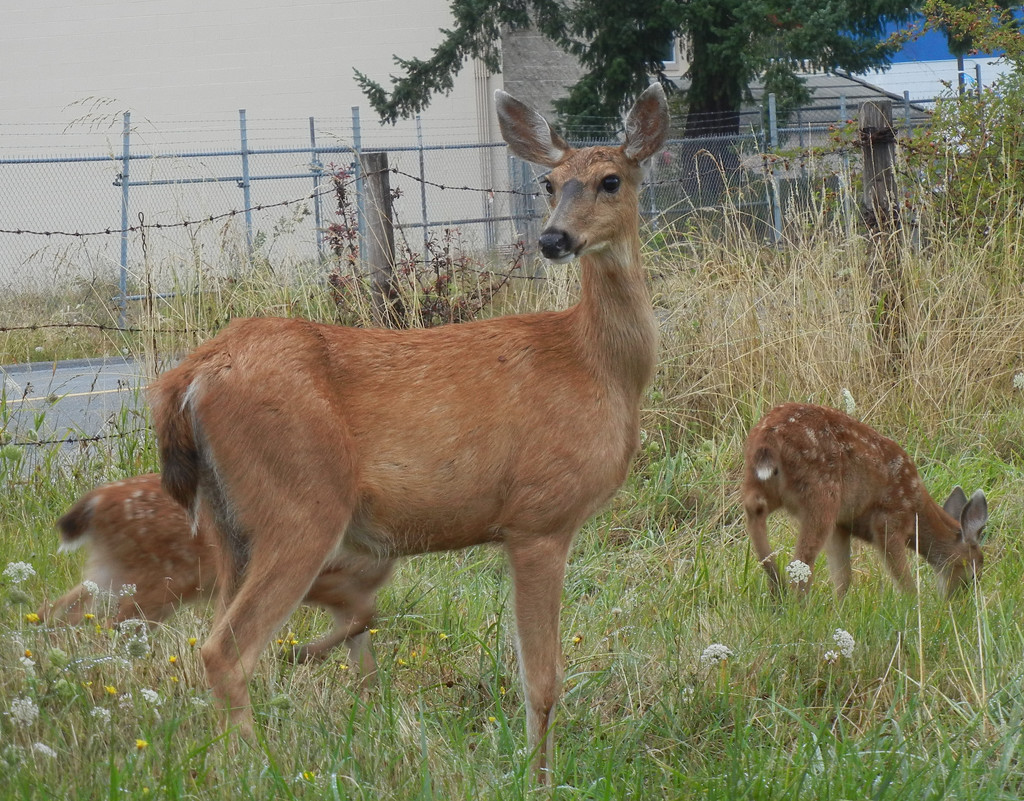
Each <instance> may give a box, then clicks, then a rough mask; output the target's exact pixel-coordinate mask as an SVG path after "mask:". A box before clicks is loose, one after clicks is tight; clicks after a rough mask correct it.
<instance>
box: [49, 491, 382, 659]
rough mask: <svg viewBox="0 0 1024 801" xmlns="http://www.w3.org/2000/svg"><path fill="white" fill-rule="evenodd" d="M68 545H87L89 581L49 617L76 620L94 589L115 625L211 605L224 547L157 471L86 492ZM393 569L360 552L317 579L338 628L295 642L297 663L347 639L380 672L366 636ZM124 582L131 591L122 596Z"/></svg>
mask: <svg viewBox="0 0 1024 801" xmlns="http://www.w3.org/2000/svg"><path fill="white" fill-rule="evenodd" d="M57 528H58V529H59V530H60V535H61V546H60V550H61V551H73V550H75V549H77V548H79V547H81V546H83V545H87V547H88V550H89V553H88V556H87V557H86V562H85V567H84V569H83V571H82V583H81V584H78V585H77V586H76V587H74V588H72V589H71V590H70V591H69V592H67V593H65V594H64V595H63V596H61V597H60V598H59V599H57V600H56V601H55V602H54V603H52V604H44V605H43V607H42V608H41V609H40V610H39V617H40V619H41V620H43V621H66V622H69V623H78V622H80V621H81V620H82V618H83V617H84V615H85V614H86V613H88V612H89V611H90V610H92V609H96V608H98V602H99V601H100V600H101V599H97V598H95V597H94V594H93V593H94V591H95V590H93V591H90V590H91V588H88V587H87V586H86V584H87V582H91V583H93V584H95V585H96V587H98V588H99V591H100V592H101V593H103V594H105V595H107V596H108V597H109V598H111V599H116V603H117V608H116V609H115V610H113V612H112V614H111V619H110V621H109V622H110V623H111V624H117V623H121V622H123V621H125V620H128V619H130V618H141V619H143V620H146V621H148V622H150V623H159V622H161V621H163V620H165V619H166V618H167V617H169V616H170V615H171V614H172V613H173V612H174V611H175V610H176V609H177V608H178V607H180V606H182V605H184V604H189V603H198V602H202V601H208V600H210V599H211V597H212V596H213V594H214V586H215V581H216V575H217V570H216V565H217V557H218V550H219V549H218V546H217V541H216V539H215V538H214V537H213V536H212V535H211V534H210V533H209V532H208V531H207V527H206V526H199V527H197V529H196V532H195V535H193V533H192V528H191V526H190V525H189V521H188V519H187V516H186V514H185V510H184V509H183V508H182V507H181V506H180V505H179V504H178V503H176V502H175V501H173V500H171V498H170V497H169V496H168V495H167V494H166V493H165V492H164V491H163V488H162V487H161V486H160V476H159V475H157V474H155V473H149V474H147V475H142V476H136V477H134V478H129V479H125V480H124V481H115V482H113V483H112V484H104V485H102V486H100V487H96V488H95V489H93V490H91V491H90V492H87V493H86V494H85V495H83V496H82V497H81V498H80V499H79V500H78V501H77V502H76V503H75V504H74V505H73V506H72V507H71V509H70V510H68V512H67V513H66V514H65V515H63V516H62V517H61V518H60V519H59V520H58V521H57ZM390 573H391V562H390V561H388V560H383V561H382V560H379V559H375V558H372V557H367V556H358V555H352V556H350V557H346V558H345V559H343V560H339V561H338V562H337V563H336V564H334V565H332V567H331V568H330V569H328V570H325V571H323V572H321V573H320V575H318V576H317V578H316V580H315V581H314V582H313V584H312V586H311V587H310V588H309V590H308V592H307V593H306V595H305V598H304V601H303V602H304V603H306V604H310V605H314V606H321V607H323V608H324V609H326V610H327V611H328V612H330V613H331V614H332V615H333V617H334V623H335V625H334V628H333V629H332V630H331V631H330V632H328V633H327V634H326V635H325V636H324V637H322V638H321V639H319V640H317V641H316V642H313V643H310V644H308V645H301V646H298V647H296V648H294V649H293V648H289V649H288V650H286V652H285V654H286V655H287V656H288V657H290V658H293V659H295V660H296V661H307V660H309V659H313V658H316V657H322V656H324V655H325V654H326V653H327V651H329V650H330V649H331V648H333V647H334V646H336V645H339V644H341V643H342V642H347V643H348V645H349V648H350V650H351V652H352V661H353V662H354V663H355V664H358V665H359V668H360V670H361V673H362V676H363V677H364V679H366V678H369V677H370V676H371V675H372V674H373V673H374V672H375V669H376V665H375V663H374V661H373V655H372V650H371V649H370V648H369V647H368V643H367V641H366V636H365V632H366V629H367V627H368V625H369V623H370V621H371V620H372V619H373V614H374V596H375V594H376V592H377V590H378V589H379V588H380V586H381V585H382V584H384V582H385V581H387V579H388V577H389V575H390ZM125 585H129V586H134V587H135V591H134V593H133V594H130V595H129V594H123V595H122V594H120V590H121V588H122V587H124V586H125Z"/></svg>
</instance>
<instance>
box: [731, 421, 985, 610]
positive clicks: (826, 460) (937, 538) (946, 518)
mask: <svg viewBox="0 0 1024 801" xmlns="http://www.w3.org/2000/svg"><path fill="white" fill-rule="evenodd" d="M780 506H781V507H784V508H785V509H786V511H788V512H789V513H790V514H791V515H793V516H794V517H795V518H796V519H797V521H798V523H799V533H798V535H797V542H796V550H795V552H794V555H793V558H794V560H797V561H800V562H803V563H804V564H805V565H807V566H808V567H809V568H811V569H812V570H813V567H814V561H815V559H817V557H818V554H819V553H820V552H821V549H822V547H824V548H825V555H826V557H827V559H828V565H829V570H830V572H831V574H832V581H833V583H834V584H835V588H836V591H837V592H838V593H839V594H840V595H842V594H844V593H845V592H846V590H847V588H848V587H849V586H850V579H851V569H850V540H851V538H852V537H857V538H858V539H862V540H866V541H867V542H870V543H873V544H874V546H875V547H876V548H877V549H878V550H879V551H881V553H882V554H883V555H884V557H885V561H886V564H887V565H888V567H889V571H890V572H891V573H892V576H893V578H894V579H895V580H896V583H897V584H898V585H899V586H900V587H901V588H903V589H905V590H913V589H914V579H913V576H912V575H911V572H910V566H909V564H908V561H907V549H912V550H916V551H917V552H918V553H919V554H920V555H921V556H923V557H924V558H925V559H926V560H927V562H928V563H929V564H930V565H931V566H932V567H933V568H934V569H935V571H936V574H937V576H938V582H939V590H940V592H942V593H943V594H945V595H949V594H950V593H952V592H953V591H954V590H956V588H957V587H960V586H963V585H970V584H971V583H972V582H973V581H975V580H976V579H978V578H980V577H981V567H982V554H981V545H980V543H981V536H982V532H983V530H984V527H985V523H986V521H987V520H988V504H987V503H986V501H985V494H984V493H983V492H982V491H981V490H978V491H977V492H975V493H974V495H972V496H971V499H970V500H968V499H967V496H966V495H965V494H964V491H963V490H962V489H961V488H960V487H956V488H955V489H954V490H953V492H952V493H951V494H950V496H949V498H948V499H947V500H946V503H945V505H944V506H939V505H938V504H937V503H936V502H935V501H934V500H932V498H931V496H930V495H929V494H928V491H927V490H926V489H925V488H924V485H923V484H922V483H921V479H920V478H919V477H918V475H917V468H916V467H915V466H914V463H913V462H912V461H911V459H910V457H909V456H907V453H906V451H904V450H903V448H901V447H900V446H899V445H897V444H896V443H895V442H893V441H892V440H891V439H888V438H886V437H883V436H882V435H881V434H879V433H878V432H877V431H875V430H874V429H872V428H871V427H869V426H867V425H865V424H864V423H861V422H860V421H858V420H854V419H853V418H852V417H850V416H849V415H847V414H844V413H843V412H840V411H837V410H836V409H829V408H826V407H823V406H812V405H809V404H802V403H785V404H783V405H781V406H777V407H775V408H774V409H772V410H771V411H770V412H768V414H766V415H765V416H764V418H763V419H762V420H761V421H760V422H759V423H758V424H757V425H756V426H754V427H753V428H752V429H751V431H750V434H749V436H748V437H747V442H746V446H745V448H744V475H743V508H744V510H745V511H746V516H747V532H748V534H749V535H750V539H751V541H752V542H753V545H754V551H755V553H756V554H757V558H758V559H759V560H760V562H761V564H762V565H763V566H764V569H765V571H767V573H768V578H769V579H770V581H771V586H772V589H773V590H774V591H775V593H776V594H778V595H781V594H782V591H783V584H782V580H781V578H780V576H779V570H778V568H777V567H776V565H775V556H774V553H773V552H772V550H771V547H770V545H769V544H768V526H767V518H768V515H770V514H771V513H772V512H774V511H775V510H776V509H778V508H779V507H780ZM792 580H793V583H795V584H797V585H799V588H800V589H802V590H806V589H807V587H808V586H809V584H810V575H809V574H807V575H806V577H800V576H795V577H792Z"/></svg>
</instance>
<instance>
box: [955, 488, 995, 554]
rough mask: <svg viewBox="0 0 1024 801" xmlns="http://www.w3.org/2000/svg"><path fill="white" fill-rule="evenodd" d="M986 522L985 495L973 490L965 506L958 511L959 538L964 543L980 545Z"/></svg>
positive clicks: (986, 503) (986, 504)
mask: <svg viewBox="0 0 1024 801" xmlns="http://www.w3.org/2000/svg"><path fill="white" fill-rule="evenodd" d="M987 522H988V501H987V500H985V493H984V492H982V491H981V490H975V491H974V494H973V495H972V496H971V499H970V500H969V501H968V502H967V505H966V506H965V507H964V508H963V509H962V510H961V511H960V536H961V538H962V539H963V540H964V542H973V543H980V542H981V539H982V537H983V536H984V534H985V524H986V523H987Z"/></svg>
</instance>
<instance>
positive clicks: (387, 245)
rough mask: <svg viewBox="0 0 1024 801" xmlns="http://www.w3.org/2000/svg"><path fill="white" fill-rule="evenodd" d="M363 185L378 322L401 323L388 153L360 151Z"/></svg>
mask: <svg viewBox="0 0 1024 801" xmlns="http://www.w3.org/2000/svg"><path fill="white" fill-rule="evenodd" d="M362 168H363V181H364V186H365V187H366V266H367V268H368V270H369V272H370V285H371V294H372V297H373V312H374V316H375V317H376V322H377V324H378V325H383V326H390V327H392V328H396V327H400V326H401V325H402V318H403V310H402V300H401V297H400V294H399V291H398V286H397V284H396V283H395V229H394V224H393V222H392V209H391V180H390V177H389V176H390V174H389V172H388V154H387V153H383V152H379V153H363V154H362Z"/></svg>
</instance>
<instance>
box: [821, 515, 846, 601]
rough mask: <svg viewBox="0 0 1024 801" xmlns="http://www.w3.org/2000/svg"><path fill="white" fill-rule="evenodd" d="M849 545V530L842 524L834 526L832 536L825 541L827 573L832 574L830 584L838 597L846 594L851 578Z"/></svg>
mask: <svg viewBox="0 0 1024 801" xmlns="http://www.w3.org/2000/svg"><path fill="white" fill-rule="evenodd" d="M850 546H851V534H850V530H849V529H848V528H846V527H844V526H836V528H835V531H833V532H832V536H831V537H829V538H828V542H826V543H825V557H826V558H827V559H828V569H829V573H831V574H832V585H833V586H834V587H835V588H836V593H837V594H838V595H839V597H840V598H842V597H843V596H844V595H845V594H846V591H847V590H848V589H849V588H850V582H851V581H852V579H853V566H852V564H851V562H850Z"/></svg>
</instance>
